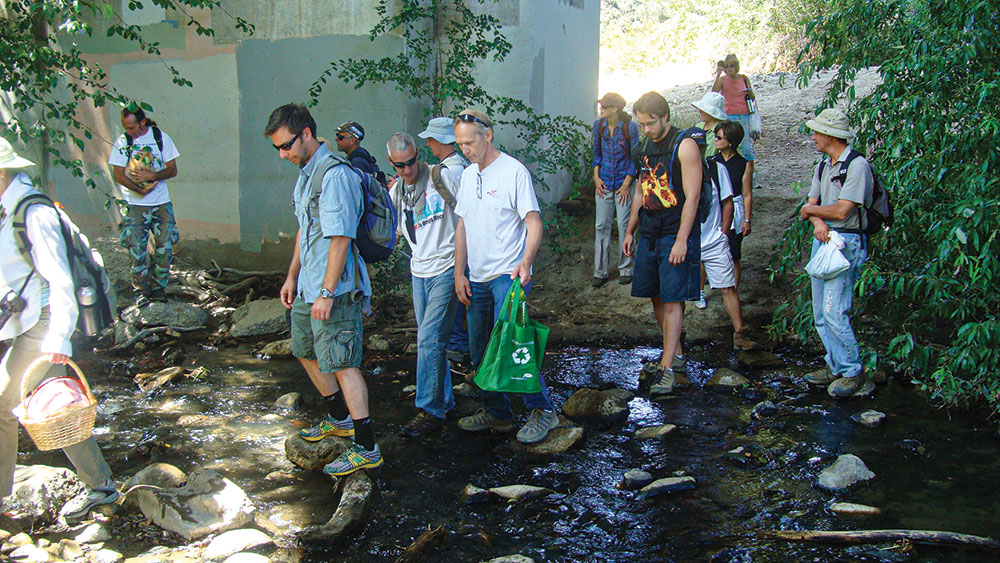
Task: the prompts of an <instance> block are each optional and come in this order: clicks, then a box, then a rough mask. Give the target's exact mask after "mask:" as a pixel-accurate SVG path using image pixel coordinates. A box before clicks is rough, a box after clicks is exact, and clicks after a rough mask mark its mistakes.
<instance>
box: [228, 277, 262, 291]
mask: <svg viewBox="0 0 1000 563" xmlns="http://www.w3.org/2000/svg"><path fill="white" fill-rule="evenodd" d="M259 281H260V277H258V276H252V277H249V278H247V279H245V280H243V281H241V282H239V283H235V284H233V285H231V286H229V287H224V288H221V289H220V291H222V294H223V295H232V294H234V293H236V292H237V291H241V290H244V289H246V288H248V287H250V286H252V285H253V284H255V283H257V282H259Z"/></svg>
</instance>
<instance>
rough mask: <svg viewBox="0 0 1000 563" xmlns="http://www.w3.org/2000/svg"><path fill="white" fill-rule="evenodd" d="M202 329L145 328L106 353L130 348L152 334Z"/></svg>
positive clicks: (195, 327) (202, 327)
mask: <svg viewBox="0 0 1000 563" xmlns="http://www.w3.org/2000/svg"><path fill="white" fill-rule="evenodd" d="M204 329H205V327H204V326H194V327H190V328H188V327H180V326H156V327H153V328H147V329H144V330H141V331H139V333H138V334H136V335H135V336H133V337H132V338H129V339H128V340H126V341H125V342H122V343H121V344H119V345H117V346H112V347H111V348H108V350H107V351H108V352H118V351H119V350H124V349H126V348H130V347H132V345H133V344H135V343H136V342H138V341H140V340H142V339H143V338H146V337H147V336H151V335H153V334H157V333H160V332H167V331H168V330H175V331H177V332H192V331H195V330H204Z"/></svg>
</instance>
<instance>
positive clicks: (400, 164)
mask: <svg viewBox="0 0 1000 563" xmlns="http://www.w3.org/2000/svg"><path fill="white" fill-rule="evenodd" d="M417 156H418V155H413V158H411V159H410V160H407V161H406V162H394V161H390V162H392V165H393V166H395V167H396V168H397V169H399V170H402V169H404V168H406V167H407V166H413V165H414V164H416V163H417Z"/></svg>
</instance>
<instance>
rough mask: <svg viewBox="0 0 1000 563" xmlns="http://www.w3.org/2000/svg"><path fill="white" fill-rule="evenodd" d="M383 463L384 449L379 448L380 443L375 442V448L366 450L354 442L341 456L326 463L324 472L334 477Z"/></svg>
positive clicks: (372, 467)
mask: <svg viewBox="0 0 1000 563" xmlns="http://www.w3.org/2000/svg"><path fill="white" fill-rule="evenodd" d="M382 463H383V460H382V450H380V449H378V444H375V449H374V450H366V449H365V448H364V447H362V446H359V445H358V444H353V445H352V446H351V447H349V448H347V450H346V451H345V452H344V453H342V454H340V457H338V458H337V459H335V460H333V461H331V462H330V463H328V464H326V467H324V468H323V473H326V474H327V475H332V476H334V477H343V476H344V475H350V474H351V473H354V472H355V471H357V470H359V469H374V468H376V467H379V466H381V465H382Z"/></svg>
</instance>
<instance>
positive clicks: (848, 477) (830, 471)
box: [817, 454, 875, 492]
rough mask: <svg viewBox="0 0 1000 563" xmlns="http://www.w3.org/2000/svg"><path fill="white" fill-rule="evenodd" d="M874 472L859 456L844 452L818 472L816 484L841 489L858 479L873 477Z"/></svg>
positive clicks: (825, 487)
mask: <svg viewBox="0 0 1000 563" xmlns="http://www.w3.org/2000/svg"><path fill="white" fill-rule="evenodd" d="M874 478H875V474H874V473H872V472H871V470H869V469H868V466H867V465H865V462H864V461H861V458H860V457H858V456H856V455H853V454H844V455H842V456H840V457H838V458H837V461H835V462H833V465H831V466H830V467H827V468H826V469H824V470H823V471H822V472H821V473H820V474H819V480H818V482H817V484H818V485H819V486H820V488H822V489H826V490H828V491H833V492H837V491H843V490H846V489H847V488H848V487H850V486H851V485H853V484H855V483H857V482H859V481H867V480H869V479H874Z"/></svg>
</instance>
